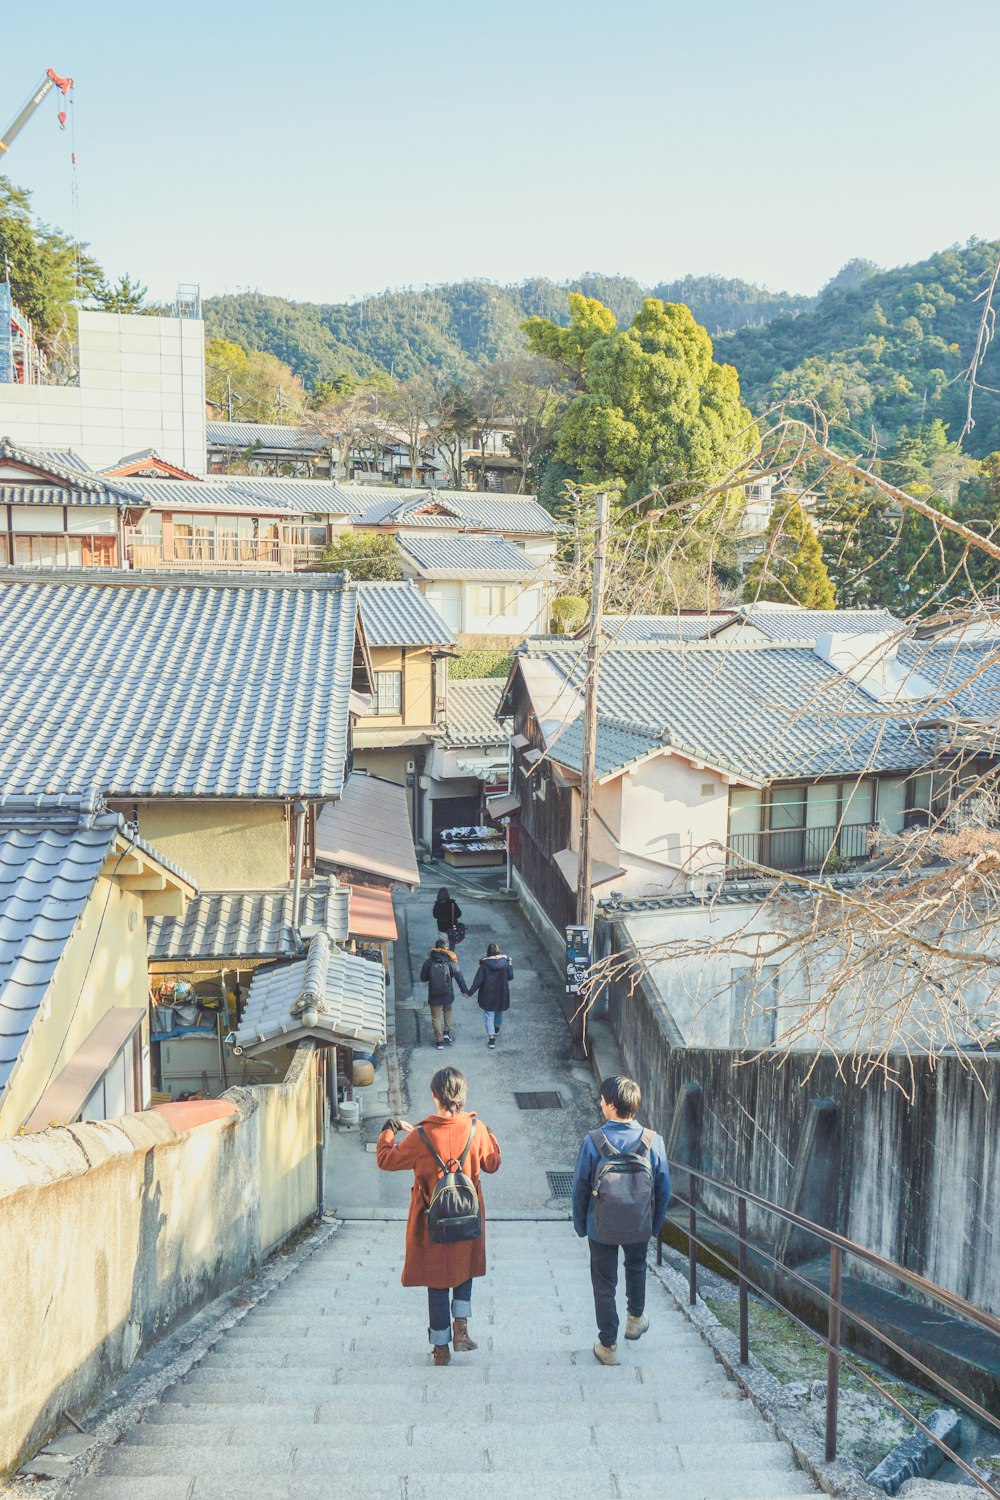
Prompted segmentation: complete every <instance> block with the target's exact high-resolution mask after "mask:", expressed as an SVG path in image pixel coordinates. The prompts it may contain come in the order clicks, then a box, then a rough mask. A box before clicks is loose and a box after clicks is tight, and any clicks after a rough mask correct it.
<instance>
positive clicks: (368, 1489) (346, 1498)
mask: <svg viewBox="0 0 1000 1500" xmlns="http://www.w3.org/2000/svg"><path fill="white" fill-rule="evenodd" d="M730 1479H731V1477H730ZM720 1482H722V1483H723V1485H724V1487H723V1488H722V1489H718V1490H714V1491H713V1490H709V1489H707V1488H706V1485H705V1482H704V1480H703V1478H702V1476H701V1475H698V1474H672V1475H671V1476H670V1478H669V1482H667V1483H665V1482H664V1480H663V1479H662V1478H661V1477H660V1476H659V1475H658V1474H646V1473H638V1474H637V1473H635V1471H633V1470H629V1471H628V1472H627V1473H625V1474H622V1476H621V1479H620V1482H619V1484H616V1483H615V1479H614V1477H613V1476H612V1475H611V1474H610V1473H609V1474H606V1475H605V1474H594V1475H593V1476H588V1479H587V1484H586V1490H585V1495H586V1497H587V1500H612V1497H615V1496H618V1495H619V1494H625V1493H628V1494H629V1495H630V1496H634V1497H635V1500H720V1496H726V1497H728V1500H788V1497H790V1496H798V1495H808V1494H813V1493H814V1490H813V1489H812V1488H811V1487H810V1486H809V1484H808V1481H806V1478H805V1475H803V1474H772V1473H769V1472H765V1473H763V1474H760V1475H756V1474H752V1475H748V1476H746V1478H745V1482H742V1483H739V1487H738V1488H736V1489H733V1488H732V1484H731V1482H730V1483H725V1481H720ZM401 1490H402V1486H401V1484H400V1479H399V1476H396V1475H393V1476H376V1475H372V1474H371V1473H370V1471H369V1472H368V1473H366V1474H365V1476H364V1481H363V1484H359V1477H358V1475H357V1474H356V1473H351V1474H337V1473H335V1472H334V1473H329V1474H327V1475H325V1476H323V1477H322V1478H313V1479H309V1478H305V1477H300V1478H297V1479H295V1480H291V1481H282V1480H281V1479H270V1480H269V1481H268V1484H267V1491H266V1494H267V1500H358V1496H359V1494H363V1496H364V1500H399V1497H400V1494H401ZM251 1493H255V1491H252V1490H248V1487H247V1485H246V1484H243V1483H240V1482H239V1481H231V1480H229V1479H226V1478H224V1477H223V1478H219V1477H218V1476H212V1475H206V1474H201V1475H199V1476H198V1477H197V1478H196V1479H194V1480H193V1481H184V1480H180V1481H179V1480H178V1479H177V1478H175V1477H172V1476H163V1475H160V1476H152V1477H146V1478H141V1477H138V1476H132V1475H130V1476H124V1475H123V1476H114V1475H108V1476H98V1477H93V1478H85V1479H79V1480H77V1481H76V1483H75V1484H74V1486H73V1491H72V1494H73V1500H247V1496H248V1494H251ZM511 1493H512V1491H511V1478H510V1475H509V1474H469V1475H466V1476H465V1477H464V1478H463V1481H462V1500H511ZM441 1494H442V1491H441V1488H440V1486H439V1485H438V1483H437V1481H436V1480H435V1479H434V1478H433V1477H429V1478H428V1477H427V1476H424V1475H416V1474H414V1475H409V1476H408V1477H407V1480H406V1496H407V1500H441ZM545 1495H546V1500H581V1491H580V1476H579V1475H578V1474H569V1475H566V1476H565V1477H562V1476H559V1475H546V1479H545Z"/></svg>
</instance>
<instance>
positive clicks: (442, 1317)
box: [427, 1276, 472, 1344]
mask: <svg viewBox="0 0 1000 1500" xmlns="http://www.w3.org/2000/svg"><path fill="white" fill-rule="evenodd" d="M452 1312H454V1314H455V1317H456V1318H467V1317H469V1316H470V1315H471V1313H472V1277H471V1276H470V1277H469V1279H468V1281H463V1282H462V1285H461V1286H457V1287H455V1289H454V1290H452V1288H451V1287H449V1286H429V1287H428V1288H427V1324H428V1327H427V1334H428V1337H429V1338H430V1341H431V1343H432V1344H450V1343H451V1315H452Z"/></svg>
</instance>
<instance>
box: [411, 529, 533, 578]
mask: <svg viewBox="0 0 1000 1500" xmlns="http://www.w3.org/2000/svg"><path fill="white" fill-rule="evenodd" d="M399 545H400V547H401V549H402V551H403V553H404V555H405V557H406V559H407V560H408V561H410V562H411V563H413V564H414V565H415V566H416V568H417V571H418V573H419V575H420V577H421V578H497V579H507V580H510V581H514V580H517V579H520V578H526V577H529V576H530V575H531V574H532V573H534V572H536V571H537V568H536V565H535V563H533V562H532V561H531V559H530V558H529V557H526V556H525V554H524V553H523V552H522V551H521V549H520V547H515V546H514V543H513V542H506V541H503V540H502V539H500V538H498V537H476V538H473V537H470V536H434V537H429V536H420V537H417V536H406V537H401V538H400V540H399Z"/></svg>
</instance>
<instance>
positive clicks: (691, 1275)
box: [688, 1172, 698, 1307]
mask: <svg viewBox="0 0 1000 1500" xmlns="http://www.w3.org/2000/svg"><path fill="white" fill-rule="evenodd" d="M694 1195H695V1179H694V1173H693V1172H689V1173H688V1302H689V1303H690V1304H691V1306H692V1307H694V1305H695V1303H696V1302H697V1301H698V1246H697V1244H696V1243H695V1235H696V1234H697V1233H698V1217H697V1214H696V1213H695V1207H694V1204H695V1197H694Z"/></svg>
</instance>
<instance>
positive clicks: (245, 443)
mask: <svg viewBox="0 0 1000 1500" xmlns="http://www.w3.org/2000/svg"><path fill="white" fill-rule="evenodd" d="M205 436H206V439H207V441H208V447H209V449H210V450H211V449H213V448H221V449H228V448H238V449H241V450H245V449H247V448H267V449H272V450H277V451H279V452H294V451H304V452H307V453H325V452H327V451H328V450H329V448H330V443H329V440H328V439H326V438H324V437H323V436H322V435H321V434H320V433H318V432H311V431H310V430H309V428H307V427H283V426H281V425H280V424H279V423H276V422H206V423H205Z"/></svg>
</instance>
